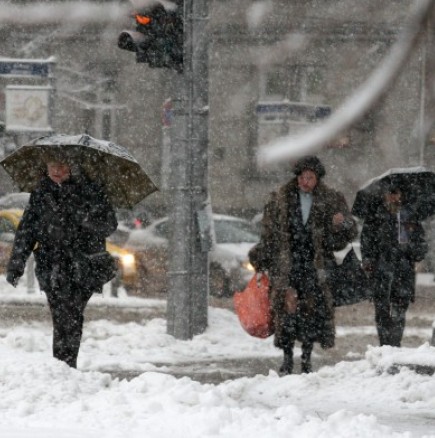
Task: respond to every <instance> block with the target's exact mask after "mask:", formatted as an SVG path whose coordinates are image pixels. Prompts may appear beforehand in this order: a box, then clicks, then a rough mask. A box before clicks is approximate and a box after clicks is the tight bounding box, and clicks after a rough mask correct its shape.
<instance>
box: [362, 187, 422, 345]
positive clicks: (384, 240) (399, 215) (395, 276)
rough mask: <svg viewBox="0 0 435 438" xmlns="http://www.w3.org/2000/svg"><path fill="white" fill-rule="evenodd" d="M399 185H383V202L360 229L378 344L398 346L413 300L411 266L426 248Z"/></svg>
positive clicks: (412, 268) (412, 273)
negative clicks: (371, 293)
mask: <svg viewBox="0 0 435 438" xmlns="http://www.w3.org/2000/svg"><path fill="white" fill-rule="evenodd" d="M404 204H405V203H404V194H403V193H402V190H401V188H400V186H398V185H396V184H391V183H390V184H385V185H384V188H383V202H381V203H380V204H379V206H378V208H377V209H376V210H375V211H374V213H373V214H371V215H370V216H368V217H366V218H365V220H364V224H363V228H362V230H361V255H362V266H363V269H364V270H365V271H366V273H367V275H368V277H369V279H370V284H371V288H372V291H373V302H374V307H375V322H376V329H377V332H378V337H379V343H380V345H391V346H394V347H400V345H401V342H402V337H403V332H404V330H405V320H406V311H407V310H408V307H409V304H410V303H411V302H414V300H415V279H416V276H415V264H416V262H419V261H421V260H423V259H424V257H425V255H426V253H427V251H428V245H427V243H426V241H425V234H424V229H423V226H422V225H421V223H420V222H419V221H418V220H417V219H416V218H415V216H414V217H413V214H412V211H411V210H410V209H409V208H407V207H405V206H404Z"/></svg>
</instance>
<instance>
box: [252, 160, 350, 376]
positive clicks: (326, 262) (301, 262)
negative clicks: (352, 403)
mask: <svg viewBox="0 0 435 438" xmlns="http://www.w3.org/2000/svg"><path fill="white" fill-rule="evenodd" d="M293 173H294V175H295V177H294V178H293V179H291V180H290V181H289V182H288V183H287V184H285V185H283V186H282V187H280V188H279V189H278V191H276V192H272V193H271V195H270V199H269V201H268V202H267V204H266V205H265V207H264V214H263V219H262V224H261V225H262V231H261V239H260V242H259V243H258V244H257V245H256V246H255V247H254V248H252V249H251V251H250V253H249V257H250V261H251V264H252V265H253V266H254V267H255V269H256V271H257V272H259V271H267V272H268V275H269V278H270V285H271V303H272V304H271V306H272V309H271V310H272V313H273V320H274V326H275V338H274V343H275V346H276V347H278V348H280V349H282V350H283V352H284V361H283V364H282V366H281V367H280V370H279V371H280V373H281V374H284V375H285V374H291V373H292V371H293V348H294V345H295V341H299V342H301V343H302V356H301V371H302V372H303V373H309V372H311V371H312V365H311V353H312V350H313V346H314V343H315V342H318V343H320V345H321V347H322V348H331V347H333V346H334V342H335V323H334V307H333V299H332V293H331V281H330V274H331V270H332V269H333V268H334V267H335V258H334V253H333V252H334V251H338V250H342V249H343V248H345V247H346V245H347V244H348V243H349V242H351V241H352V240H353V239H354V238H355V237H356V235H357V230H356V223H355V221H354V219H353V217H352V215H351V214H350V212H349V209H348V206H347V203H346V200H345V198H344V196H343V195H342V194H341V193H340V192H338V191H335V190H333V189H332V188H329V187H328V186H326V185H325V184H324V183H323V181H322V178H323V177H324V176H325V174H326V171H325V168H324V166H323V164H322V163H321V161H320V160H319V159H318V158H317V157H316V156H306V157H303V158H301V159H300V160H299V161H298V162H297V163H296V164H295V166H294V168H293Z"/></svg>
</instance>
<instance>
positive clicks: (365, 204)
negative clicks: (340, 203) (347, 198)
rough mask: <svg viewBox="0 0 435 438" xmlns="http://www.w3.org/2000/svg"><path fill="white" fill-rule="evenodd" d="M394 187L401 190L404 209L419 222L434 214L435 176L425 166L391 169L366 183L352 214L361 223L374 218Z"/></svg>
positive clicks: (360, 191) (358, 194)
mask: <svg viewBox="0 0 435 438" xmlns="http://www.w3.org/2000/svg"><path fill="white" fill-rule="evenodd" d="M392 185H393V186H394V187H398V188H400V190H401V192H402V195H403V198H404V199H403V203H404V205H406V206H407V207H408V208H409V209H410V210H411V211H412V213H414V215H415V218H416V219H418V220H424V219H427V218H428V217H430V216H432V215H433V214H435V173H434V172H431V171H430V170H428V169H427V168H425V167H423V166H417V167H400V168H393V169H389V170H388V171H386V172H385V173H383V174H382V175H379V176H377V177H375V178H372V179H371V180H369V181H367V182H366V183H365V184H364V185H363V187H361V189H359V190H358V192H357V194H356V197H355V202H354V204H353V206H352V214H353V215H355V216H357V217H359V218H361V219H365V218H366V217H368V216H370V215H372V214H374V213H375V212H376V210H377V208H378V207H379V205H380V204H381V203H382V202H383V195H384V194H385V193H386V191H387V188H388V187H391V186H392Z"/></svg>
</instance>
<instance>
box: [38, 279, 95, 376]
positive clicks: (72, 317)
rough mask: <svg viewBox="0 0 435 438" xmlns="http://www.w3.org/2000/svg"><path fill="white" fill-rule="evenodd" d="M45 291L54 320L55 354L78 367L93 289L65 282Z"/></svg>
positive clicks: (57, 357) (71, 365)
mask: <svg viewBox="0 0 435 438" xmlns="http://www.w3.org/2000/svg"><path fill="white" fill-rule="evenodd" d="M45 293H46V295H47V300H48V305H49V307H50V312H51V317H52V320H53V356H54V357H55V358H56V359H59V360H62V361H63V362H66V363H67V364H68V365H69V366H70V367H72V368H77V356H78V354H79V348H80V341H81V338H82V330H83V321H84V317H83V314H84V311H85V307H86V304H87V303H88V301H89V299H90V298H91V296H92V291H90V290H88V289H85V288H80V287H77V286H74V285H71V284H65V285H63V286H62V287H57V288H55V289H50V290H48V291H46V292H45Z"/></svg>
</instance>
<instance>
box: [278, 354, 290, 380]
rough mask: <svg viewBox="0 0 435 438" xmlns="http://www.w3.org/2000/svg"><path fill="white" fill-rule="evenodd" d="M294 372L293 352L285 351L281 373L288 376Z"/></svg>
mask: <svg viewBox="0 0 435 438" xmlns="http://www.w3.org/2000/svg"><path fill="white" fill-rule="evenodd" d="M292 372H293V354H288V353H284V362H283V363H282V365H281V366H280V368H279V374H280V375H282V376H286V375H288V374H291V373H292Z"/></svg>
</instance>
